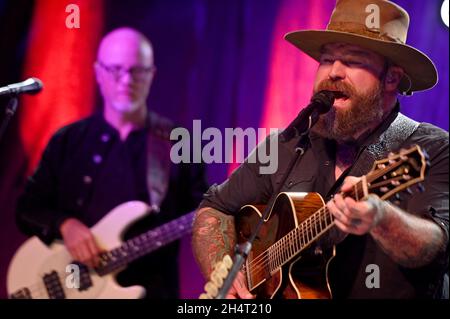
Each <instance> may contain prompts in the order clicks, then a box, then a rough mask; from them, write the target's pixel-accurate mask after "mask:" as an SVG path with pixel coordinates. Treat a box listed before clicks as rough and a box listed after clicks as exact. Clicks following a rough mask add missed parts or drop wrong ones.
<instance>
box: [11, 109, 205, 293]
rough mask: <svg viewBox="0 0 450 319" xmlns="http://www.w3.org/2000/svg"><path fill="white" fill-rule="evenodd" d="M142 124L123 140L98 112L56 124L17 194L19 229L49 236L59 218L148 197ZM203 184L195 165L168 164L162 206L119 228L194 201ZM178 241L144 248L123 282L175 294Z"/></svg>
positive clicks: (149, 224)
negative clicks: (151, 249)
mask: <svg viewBox="0 0 450 319" xmlns="http://www.w3.org/2000/svg"><path fill="white" fill-rule="evenodd" d="M146 141H147V127H146V128H143V129H139V130H135V131H132V132H131V133H130V134H129V135H128V137H127V138H126V140H124V141H121V140H120V137H119V134H118V132H117V130H116V129H114V128H113V127H112V126H111V125H109V124H108V123H107V122H106V121H105V120H104V119H103V116H102V115H100V114H98V115H94V116H91V117H89V118H87V119H84V120H81V121H78V122H76V123H73V124H71V125H68V126H66V127H64V128H62V129H60V130H59V131H58V132H57V133H56V134H55V135H54V136H53V137H52V139H51V141H50V142H49V144H48V146H47V148H46V149H45V151H44V154H43V157H42V159H41V162H40V164H39V166H38V168H37V170H36V172H35V173H34V174H33V176H32V177H30V179H29V181H28V183H27V185H26V187H25V191H24V193H23V195H22V196H21V198H20V199H19V203H18V208H17V221H18V225H19V227H20V228H21V229H22V231H23V232H25V233H26V234H29V235H37V236H39V237H40V238H41V239H42V240H43V241H44V242H46V243H50V242H51V241H52V240H53V239H55V238H60V234H59V231H58V229H59V226H60V224H61V223H62V222H63V221H64V220H65V219H66V218H68V217H75V218H78V219H79V220H81V221H82V222H83V223H85V224H86V225H87V226H88V227H91V226H93V225H95V224H96V223H97V222H98V221H99V220H100V219H101V218H102V217H104V216H105V215H106V214H107V213H108V212H110V211H111V210H112V209H113V208H115V207H116V206H118V205H119V204H122V203H124V202H127V201H132V200H139V201H143V202H146V203H148V202H149V196H148V192H147V184H146V183H147V181H146V165H147V164H146V163H147V159H146V156H147V152H146V151H145V150H146ZM206 189H207V185H206V181H205V176H204V169H203V167H202V166H200V165H193V164H179V165H175V164H171V168H170V181H169V188H168V192H167V195H166V197H165V199H164V200H163V202H162V204H161V212H160V213H159V214H152V215H149V216H147V217H145V218H144V219H143V220H140V221H139V222H137V223H135V224H134V225H133V226H132V227H130V229H128V230H127V232H126V233H125V234H124V239H128V238H131V237H133V236H136V235H138V234H140V233H143V232H144V231H146V230H149V229H152V228H154V227H156V226H158V225H161V224H163V223H165V222H167V221H169V220H172V219H174V218H176V217H178V216H181V215H183V214H185V213H188V212H190V211H191V210H193V209H195V207H196V206H197V205H198V203H199V202H200V200H201V197H202V194H203V193H204V191H205V190H206ZM177 260H178V243H174V244H170V245H167V246H166V247H163V248H161V249H159V250H157V251H156V252H154V253H152V254H150V255H147V256H144V257H142V258H141V259H139V260H138V261H136V262H133V263H132V264H130V265H129V267H128V268H127V269H126V270H125V271H123V272H122V273H120V274H119V276H118V281H119V283H121V284H122V285H132V284H140V285H144V286H145V287H146V288H147V297H149V298H152V297H155V298H176V297H178V261H177Z"/></svg>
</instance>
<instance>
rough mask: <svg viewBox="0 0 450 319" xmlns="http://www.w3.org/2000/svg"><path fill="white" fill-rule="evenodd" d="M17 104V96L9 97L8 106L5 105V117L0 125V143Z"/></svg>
mask: <svg viewBox="0 0 450 319" xmlns="http://www.w3.org/2000/svg"><path fill="white" fill-rule="evenodd" d="M17 104H18V98H17V95H13V96H11V98H10V99H9V102H8V104H7V105H6V109H5V116H4V118H3V120H2V122H1V123H0V141H1V140H2V137H3V134H4V133H5V129H6V127H7V126H8V123H9V121H10V120H11V118H12V117H13V115H14V113H16V110H17Z"/></svg>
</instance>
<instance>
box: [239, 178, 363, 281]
mask: <svg viewBox="0 0 450 319" xmlns="http://www.w3.org/2000/svg"><path fill="white" fill-rule="evenodd" d="M363 183H365V181H360V182H358V183H356V184H355V186H354V188H353V190H352V191H350V192H348V193H346V194H343V195H344V197H346V196H349V197H352V198H353V199H355V200H359V199H361V198H363V197H364V196H365V191H364V187H363V185H364V184H363ZM333 225H334V219H333V216H332V215H331V213H330V212H329V211H328V209H327V207H326V206H323V207H322V208H320V209H319V210H318V211H317V212H315V213H314V214H312V215H311V216H310V217H308V218H307V219H306V220H304V221H303V222H302V223H301V224H300V225H299V226H298V227H296V228H294V229H293V230H291V231H290V232H288V233H287V234H286V235H284V236H283V237H282V238H280V239H279V240H277V241H276V242H275V243H274V244H273V245H271V246H270V247H269V248H268V249H266V250H265V251H264V252H263V253H261V254H260V255H259V256H257V257H256V258H255V259H253V260H251V262H247V264H246V266H245V269H244V273H245V274H246V277H247V283H248V285H249V287H250V289H252V288H253V287H255V286H256V285H258V284H259V282H252V278H253V276H251V275H250V273H254V272H263V273H266V274H270V276H272V275H273V274H274V273H275V272H276V271H278V270H279V269H280V267H282V266H283V265H285V264H286V263H288V262H289V261H290V260H291V259H293V258H294V257H295V256H297V255H298V254H299V253H300V252H301V251H302V250H304V249H305V248H307V247H308V246H309V245H311V244H312V243H313V242H314V241H315V240H317V239H318V238H319V237H320V236H322V235H323V234H325V233H326V232H327V231H328V230H330V229H331V228H332V227H333Z"/></svg>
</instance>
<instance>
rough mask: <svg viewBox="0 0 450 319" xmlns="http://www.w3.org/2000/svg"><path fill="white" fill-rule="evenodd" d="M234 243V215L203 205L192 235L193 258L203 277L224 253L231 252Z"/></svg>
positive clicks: (198, 213) (207, 274)
mask: <svg viewBox="0 0 450 319" xmlns="http://www.w3.org/2000/svg"><path fill="white" fill-rule="evenodd" d="M235 245H236V233H235V227H234V217H233V216H228V215H225V214H223V213H221V212H220V211H218V210H216V209H213V208H209V207H205V208H202V209H200V210H199V211H198V212H197V215H196V218H195V221H194V227H193V235H192V247H193V251H194V256H195V259H196V260H197V263H198V264H199V266H200V270H201V271H202V274H203V275H204V276H205V278H208V277H209V275H210V273H211V272H212V269H213V267H214V264H215V263H216V262H218V261H220V260H222V258H223V256H224V255H225V254H231V253H232V251H233V249H234V246H235Z"/></svg>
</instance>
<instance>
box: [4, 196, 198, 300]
mask: <svg viewBox="0 0 450 319" xmlns="http://www.w3.org/2000/svg"><path fill="white" fill-rule="evenodd" d="M149 211H150V208H149V206H148V205H147V204H145V203H143V202H139V201H131V202H126V203H124V204H121V205H119V206H117V207H116V208H114V209H113V210H112V211H111V212H109V213H108V214H107V215H106V216H105V217H103V218H102V219H101V220H100V221H99V222H98V223H97V224H96V225H95V226H93V227H92V228H91V231H92V233H93V234H94V236H95V238H96V240H97V242H98V244H99V246H100V247H102V248H103V249H104V252H103V253H101V254H100V256H99V257H100V264H99V266H97V267H96V268H95V269H92V268H88V267H87V266H85V265H83V264H81V263H78V262H74V261H73V259H72V257H71V256H70V254H69V252H68V251H67V249H66V248H65V246H64V244H63V243H62V241H58V240H57V241H54V242H53V243H52V244H51V245H50V246H46V245H45V244H44V243H42V242H41V241H40V240H39V238H37V237H31V238H30V239H28V240H27V241H26V242H25V243H24V244H22V245H21V246H20V247H19V249H18V250H17V252H16V253H15V255H14V256H13V259H12V260H11V263H10V265H9V269H8V275H7V291H8V295H9V297H10V298H24V299H119V298H120V299H136V298H142V297H144V296H145V289H144V288H143V287H141V286H131V287H122V286H120V285H118V284H117V282H116V280H115V275H116V274H117V273H118V272H119V271H122V270H123V269H125V267H126V266H127V264H129V263H130V262H132V261H134V260H136V259H138V258H140V257H142V256H144V255H146V254H149V253H151V252H153V251H155V250H157V249H159V248H161V247H163V246H165V245H167V244H169V243H171V242H173V241H175V240H177V239H180V238H181V237H183V236H184V235H187V234H189V233H191V231H192V222H193V219H194V214H195V212H191V213H189V214H187V215H184V216H182V217H179V218H178V219H175V220H173V221H170V222H168V223H166V224H164V225H162V226H159V227H157V228H154V229H152V230H150V231H147V232H145V233H143V234H141V235H139V236H137V237H134V238H132V239H129V240H127V241H126V242H122V239H121V238H122V235H123V234H124V232H125V231H126V229H127V228H128V227H129V226H130V225H131V224H133V223H135V222H136V221H137V220H139V219H141V218H143V217H144V216H145V215H147V214H148V212H149Z"/></svg>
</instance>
